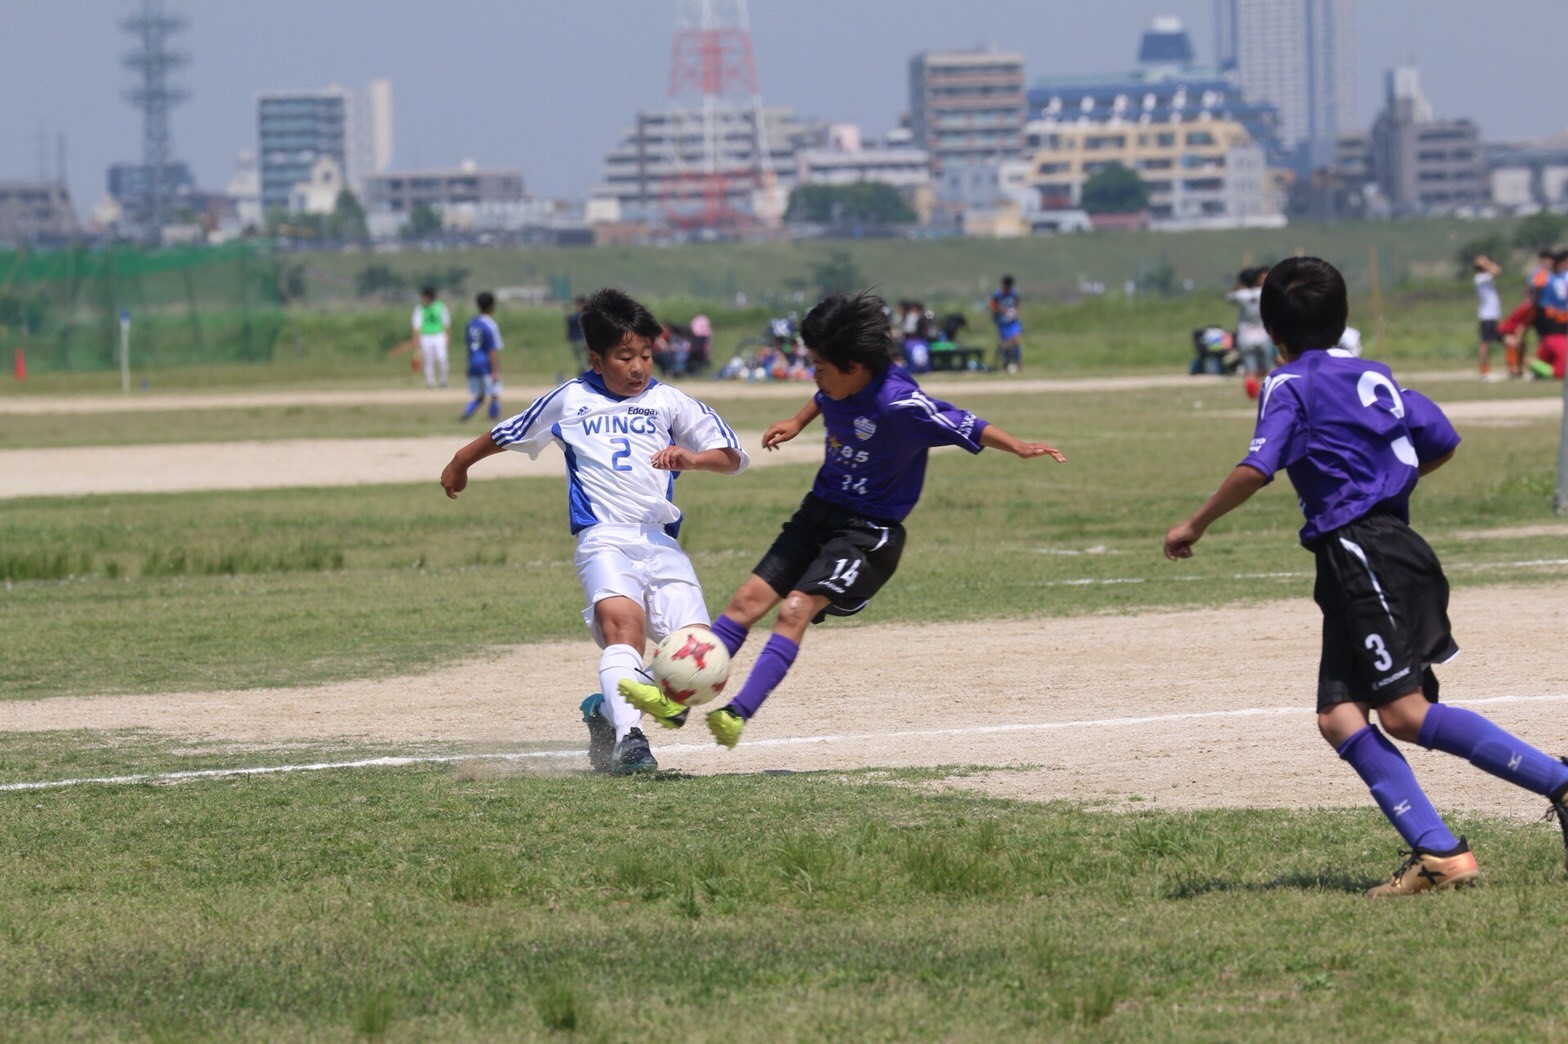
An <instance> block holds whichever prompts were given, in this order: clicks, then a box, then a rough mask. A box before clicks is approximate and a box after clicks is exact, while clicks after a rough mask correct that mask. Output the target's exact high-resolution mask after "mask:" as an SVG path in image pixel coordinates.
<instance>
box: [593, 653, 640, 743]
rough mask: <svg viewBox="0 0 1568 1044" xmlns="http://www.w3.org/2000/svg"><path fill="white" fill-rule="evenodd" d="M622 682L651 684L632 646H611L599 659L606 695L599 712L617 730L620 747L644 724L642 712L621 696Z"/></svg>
mask: <svg viewBox="0 0 1568 1044" xmlns="http://www.w3.org/2000/svg"><path fill="white" fill-rule="evenodd" d="M622 678H630V679H631V680H632V681H636V682H645V681H647V680H648V679H647V676H646V675H644V674H643V673H642V657H641V656H640V655H638V653H637V650H636V649H633V648H632V647H631V646H629V645H611V646H607V647H606V648H605V650H604V653H603V654H602V655H600V657H599V688H600V691H601V692H603V693H604V705H603V706H602V707H601V708H600V711H599V712H600V713H601V714H603V715H604V716H605V718H606V719H607V720H608V721H609V723H610V724H611V725H614V726H615V742H617V743H619V742H620V741H621V740H622V739H624V738H625V737H626V734H627V733H628V732H630V731H631V730H632V728H633V727H635V726H636V724H637V723H638V722H639V721H641V720H642V711H640V710H638V709H637V708H636V707H633V706H632V705H631V704H629V703H627V702H626V698H625V697H624V696H622V695H621V690H620V687H619V685H618V684H617V683H618V682H620V680H621V679H622Z"/></svg>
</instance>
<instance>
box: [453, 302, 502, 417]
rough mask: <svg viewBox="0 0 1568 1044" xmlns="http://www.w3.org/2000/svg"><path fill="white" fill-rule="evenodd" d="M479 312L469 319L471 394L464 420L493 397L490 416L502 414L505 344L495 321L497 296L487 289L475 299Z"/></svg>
mask: <svg viewBox="0 0 1568 1044" xmlns="http://www.w3.org/2000/svg"><path fill="white" fill-rule="evenodd" d="M474 304H475V306H476V307H477V308H478V309H479V314H478V315H476V316H474V317H473V318H472V319H470V320H469V321H468V329H467V330H466V331H465V339H466V340H467V342H468V394H469V403H468V406H467V407H465V408H464V410H463V416H462V419H463V420H465V421H466V420H467V419H468V418H470V417H472V416H473V415H474V413H475V412H476V411H477V410H478V409H479V407H480V406H481V405H483V404H484V401H485V397H486V396H489V398H490V419H491V420H496V419H497V418H499V417H500V416H501V363H500V357H499V356H498V355H497V354H496V353H497V352H499V351H500V350H501V349H502V348H503V347H504V345H503V344H502V343H501V328H500V327H499V326H497V325H496V324H495V317H494V314H493V313H494V312H495V295H494V294H492V293H491V292H490V291H488V290H486V291H484V292H482V293H481V294H480V295H479V296H478V297H476V298H475V299H474Z"/></svg>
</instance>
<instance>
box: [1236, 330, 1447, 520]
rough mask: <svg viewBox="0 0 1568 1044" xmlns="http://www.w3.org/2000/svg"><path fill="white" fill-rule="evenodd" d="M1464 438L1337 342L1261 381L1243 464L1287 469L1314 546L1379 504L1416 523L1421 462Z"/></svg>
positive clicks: (1425, 403) (1384, 371)
mask: <svg viewBox="0 0 1568 1044" xmlns="http://www.w3.org/2000/svg"><path fill="white" fill-rule="evenodd" d="M1457 445H1459V433H1458V432H1456V431H1454V427H1453V425H1452V424H1450V423H1449V422H1448V418H1447V417H1445V416H1443V411H1442V410H1440V409H1438V407H1437V405H1436V404H1435V403H1434V402H1432V400H1430V399H1428V398H1427V397H1426V396H1424V395H1422V394H1420V393H1419V392H1413V391H1407V390H1404V389H1401V388H1400V387H1399V385H1398V384H1397V383H1396V382H1395V381H1394V375H1393V373H1391V372H1390V371H1389V369H1388V367H1387V366H1384V365H1383V364H1382V363H1378V362H1371V361H1369V360H1366V359H1358V358H1356V357H1355V356H1353V355H1351V354H1350V353H1349V352H1347V351H1343V350H1342V349H1339V348H1329V349H1323V350H1318V349H1314V350H1311V351H1306V352H1302V353H1301V357H1300V358H1299V359H1297V360H1295V361H1294V362H1290V363H1286V364H1285V365H1284V366H1281V367H1279V368H1278V369H1276V370H1275V371H1274V372H1273V373H1271V374H1270V375H1269V377H1268V380H1266V381H1265V382H1264V385H1263V393H1262V394H1261V395H1260V396H1259V397H1258V423H1257V428H1256V429H1255V430H1254V432H1253V436H1252V445H1251V447H1250V448H1249V450H1248V452H1247V456H1246V457H1245V458H1244V459H1243V460H1242V461H1241V463H1242V464H1246V465H1247V466H1248V467H1253V468H1256V469H1257V470H1258V471H1261V472H1262V473H1263V475H1264V477H1265V478H1267V479H1270V480H1272V479H1273V477H1274V473H1275V472H1276V471H1278V470H1279V469H1280V468H1284V469H1285V472H1286V474H1288V475H1289V476H1290V481H1291V484H1292V485H1293V486H1295V487H1296V495H1297V496H1298V497H1299V498H1300V500H1301V511H1302V513H1303V514H1304V515H1305V516H1306V520H1307V524H1306V525H1304V526H1302V527H1301V542H1302V544H1304V545H1306V546H1307V547H1309V548H1310V547H1311V546H1312V545H1313V543H1314V542H1315V541H1316V540H1317V539H1318V538H1319V537H1321V536H1323V535H1324V534H1325V533H1328V532H1331V531H1333V530H1335V529H1338V528H1339V527H1340V526H1344V525H1348V524H1349V523H1351V522H1354V521H1355V520H1356V519H1358V518H1361V517H1362V516H1363V515H1366V514H1368V513H1369V512H1371V511H1372V510H1373V509H1379V510H1384V511H1392V512H1393V513H1395V514H1397V515H1398V516H1399V518H1400V519H1401V520H1402V521H1404V522H1409V521H1410V491H1411V490H1413V489H1414V488H1415V485H1416V478H1417V476H1418V472H1417V469H1418V468H1419V467H1420V466H1421V465H1422V464H1424V463H1426V462H1428V461H1432V460H1436V459H1437V458H1439V457H1441V456H1443V455H1444V454H1446V453H1448V452H1449V451H1450V450H1452V449H1453V448H1454V447H1455V446H1457Z"/></svg>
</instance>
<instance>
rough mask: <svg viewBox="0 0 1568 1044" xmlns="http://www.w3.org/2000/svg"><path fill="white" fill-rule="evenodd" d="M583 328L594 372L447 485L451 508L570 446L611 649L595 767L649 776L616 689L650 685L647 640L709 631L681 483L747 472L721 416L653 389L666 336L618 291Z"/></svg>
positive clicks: (473, 455)
mask: <svg viewBox="0 0 1568 1044" xmlns="http://www.w3.org/2000/svg"><path fill="white" fill-rule="evenodd" d="M582 330H583V337H584V339H585V340H586V341H587V345H588V362H589V366H590V369H589V370H588V371H587V372H585V373H583V374H582V375H581V376H579V377H577V378H576V379H575V380H570V381H567V382H566V383H565V384H563V385H561V386H560V387H558V388H556V389H555V390H554V391H552V392H550V393H548V394H546V395H544V396H542V397H541V398H539V399H538V400H537V401H535V402H534V403H533V405H531V406H529V407H528V409H526V410H524V411H523V412H522V413H519V414H518V415H517V416H515V417H509V418H507V419H506V420H503V421H502V422H501V423H499V424H497V425H496V426H495V427H494V428H492V429H491V430H490V432H489V433H488V434H485V435H481V436H479V437H478V438H477V439H475V440H473V441H472V442H470V443H469V444H468V445H466V446H464V447H463V448H462V449H460V450H458V451H457V454H456V455H455V456H454V457H453V458H452V461H451V463H449V464H448V465H447V466H446V470H445V471H443V472H442V473H441V486H442V488H443V489H445V490H446V494H447V496H449V497H454V498H455V497H456V496H457V495H458V494H459V493H461V492H462V491H463V489H464V488H465V487H466V486H467V485H468V469H469V468H470V467H472V466H473V465H474V464H475V463H476V462H477V461H480V460H483V459H484V458H485V457H489V456H491V455H493V454H496V453H500V452H501V451H502V450H504V449H512V450H518V451H521V452H523V453H527V454H528V455H529V456H535V457H536V456H538V455H539V452H540V451H541V450H543V449H544V448H545V446H547V445H549V444H550V443H551V442H554V443H557V444H558V445H560V447H561V449H562V451H563V452H564V453H565V454H566V478H567V483H566V485H567V512H568V517H569V520H570V524H571V530H572V533H573V535H575V536H576V537H577V552H576V554H575V555H574V556H573V560H574V564H575V565H576V567H577V578H578V580H580V581H581V582H582V585H583V596H584V598H585V600H586V602H587V608H586V609H584V610H583V620H584V622H586V623H587V624H588V627H589V629H590V630H591V631H592V632H593V637H594V640H595V641H596V642H598V644H599V647H600V648H601V649H602V650H603V653H602V654H601V655H600V658H599V682H600V685H601V686H602V687H603V692H604V696H603V698H602V699H601V698H600V696H599V694H598V693H595V694H594V695H593V696H590V697H589V698H588V699H587V700H585V701H583V705H582V712H583V720H584V721H585V722H586V723H587V724H588V760H589V764H590V765H592V767H593V768H594V769H595V770H596V771H600V772H604V771H609V772H614V773H627V772H646V771H650V770H652V769H656V768H658V762H657V761H655V760H654V757H653V753H652V752H651V751H650V750H649V749H648V740H647V738H646V737H645V736H644V735H643V733H642V730H641V729H640V728H637V723H638V720H639V718H640V717H641V715H640V714H639V713H638V711H637V710H636V709H635V708H633V707H631V706H629V705H628V704H627V703H626V702H625V701H624V700H623V699H622V698H621V696H620V695H619V692H618V690H617V682H619V681H620V680H621V679H623V678H630V677H633V676H637V675H640V674H641V672H642V669H643V659H642V654H643V649H644V646H645V644H646V641H647V639H648V638H649V637H650V636H651V637H652V638H653V639H654V640H655V641H658V640H660V639H662V638H664V637H665V636H666V635H669V634H672V633H673V632H675V631H677V630H679V629H680V628H682V627H686V626H688V625H691V624H707V622H708V610H707V606H706V605H705V604H704V603H703V597H702V587H701V586H700V585H699V584H698V583H697V574H696V573H695V572H694V571H693V569H692V567H691V562H690V561H689V560H688V559H687V558H686V554H685V552H684V551H682V550H681V545H680V544H679V543H678V542H677V541H676V535H677V534H678V533H679V531H680V525H681V512H680V510H679V509H678V508H676V506H675V502H674V498H675V479H676V477H677V475H678V474H679V473H680V472H682V471H716V472H719V473H721V474H725V475H734V474H738V473H739V472H741V471H743V470H745V468H746V466H747V465H748V464H749V463H750V462H751V461H750V459H749V458H748V457H747V456H746V453H745V451H744V450H742V449H741V448H740V443H739V442H738V441H737V440H736V438H735V433H734V432H733V431H731V430H730V427H729V425H727V424H725V423H724V421H723V420H721V419H720V418H719V415H718V414H717V413H715V412H713V410H712V409H710V408H709V407H707V406H705V405H703V404H702V403H701V402H698V401H697V400H696V399H693V398H692V397H691V396H689V395H687V394H686V393H685V392H683V391H681V390H679V389H678V388H674V387H672V386H670V385H668V384H661V383H659V382H658V381H656V380H654V379H653V343H654V341H655V340H656V339H657V338H658V337H659V335H660V334H661V333H663V327H662V326H661V325H660V324H659V322H658V320H656V319H655V318H654V317H653V316H652V315H651V314H650V313H649V312H648V310H647V309H646V308H644V307H643V306H642V305H640V304H638V303H637V302H636V301H634V300H633V299H632V298H630V297H628V296H627V295H625V294H623V293H621V292H620V291H619V290H600V291H599V292H598V293H596V294H594V295H593V296H592V297H590V298H588V300H587V301H586V302H585V303H584V305H583V309H582Z"/></svg>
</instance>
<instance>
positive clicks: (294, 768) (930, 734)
mask: <svg viewBox="0 0 1568 1044" xmlns="http://www.w3.org/2000/svg"><path fill="white" fill-rule="evenodd" d="M1564 701H1568V693H1550V694H1546V695H1532V696H1488V697H1484V698H1482V699H1477V700H1449V701H1448V702H1449V703H1451V704H1453V705H1455V706H1461V707H1463V706H1469V707H1481V706H1490V705H1493V704H1502V703H1557V702H1564ZM1307 713H1309V712H1308V710H1307V709H1306V708H1305V707H1241V708H1237V709H1234V710H1217V711H1191V712H1188V713H1183V714H1154V715H1140V716H1137V717H1127V718H1095V719H1090V720H1088V721H1043V722H1018V723H1015V724H1011V725H972V726H968V727H966V728H955V729H908V730H904V731H899V732H853V733H845V734H839V733H829V734H827V735H822V736H789V737H784V738H781V739H770V740H756V741H754V742H750V743H747V744H746V749H748V750H754V749H757V748H759V747H800V746H807V745H813V744H827V743H845V742H853V741H855V740H861V739H937V738H940V737H946V736H991V735H1000V734H1006V733H1019V732H1061V731H1065V730H1067V729H1104V728H1125V727H1129V726H1137V725H1165V724H1169V723H1171V722H1177V721H1202V720H1205V719H1214V718H1263V717H1281V716H1284V715H1291V714H1295V715H1304V714H1307ZM659 752H660V753H661V754H666V753H667V754H697V753H712V752H713V745H712V744H710V743H673V744H661V745H660V746H659ZM582 756H583V752H582V750H581V749H579V748H569V749H565V750H533V751H523V752H518V753H510V754H429V755H416V756H409V757H380V758H365V759H363V760H360V761H319V762H313V763H310V764H305V765H264V766H253V767H249V768H227V769H197V770H193V771H189V772H159V773H138V774H137V775H133V776H97V777H87V778H81V779H51V780H40V781H36V782H26V783H4V784H0V792H5V791H29V790H58V789H61V788H64V787H77V786H83V785H86V784H92V783H96V784H100V785H105V786H128V785H131V784H135V783H178V782H181V781H183V780H200V779H224V778H231V777H235V776H267V775H281V774H285V773H289V772H324V771H329V770H332V769H360V768H407V767H408V766H411V765H443V764H455V763H457V762H464V761H506V762H518V761H533V760H536V759H541V758H580V757H582Z"/></svg>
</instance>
